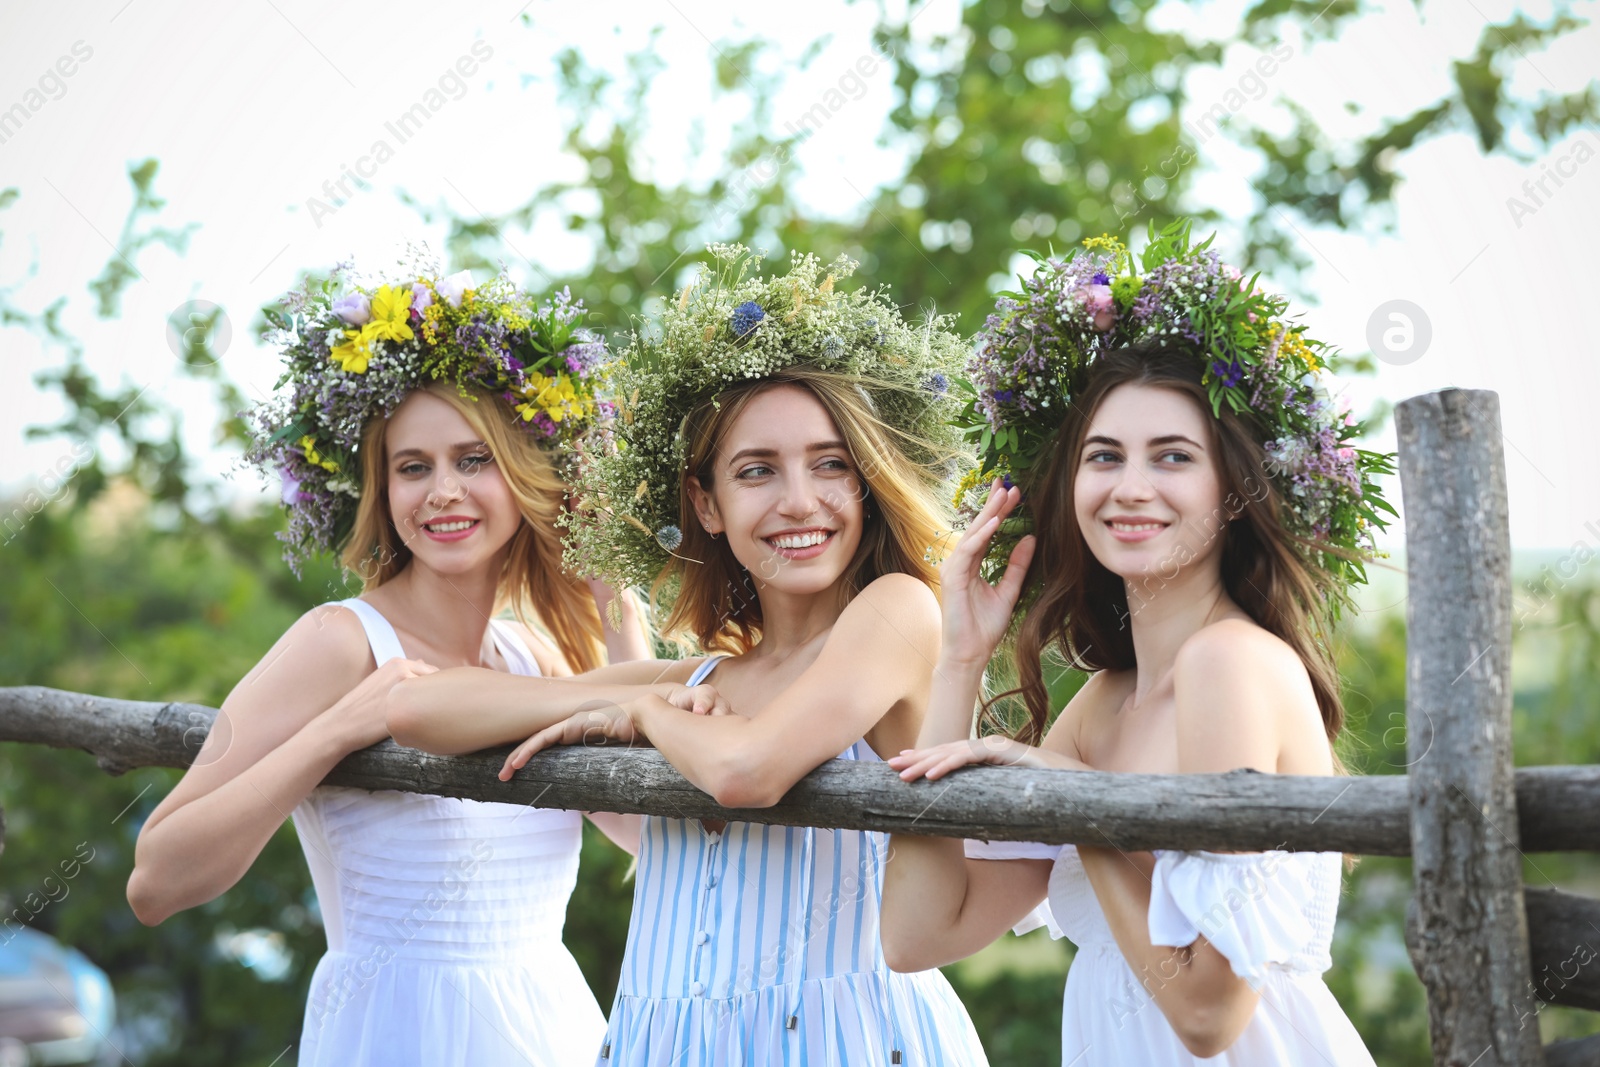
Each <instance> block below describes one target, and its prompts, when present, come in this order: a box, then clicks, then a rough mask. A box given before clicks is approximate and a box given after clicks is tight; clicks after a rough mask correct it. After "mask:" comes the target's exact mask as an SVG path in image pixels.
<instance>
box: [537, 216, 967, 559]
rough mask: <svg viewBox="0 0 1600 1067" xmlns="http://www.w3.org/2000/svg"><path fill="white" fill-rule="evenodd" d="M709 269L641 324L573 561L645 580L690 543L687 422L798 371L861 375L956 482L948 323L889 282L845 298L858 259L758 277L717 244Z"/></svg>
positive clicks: (625, 359)
mask: <svg viewBox="0 0 1600 1067" xmlns="http://www.w3.org/2000/svg"><path fill="white" fill-rule="evenodd" d="M708 251H709V253H710V256H711V262H710V263H708V264H703V265H702V267H701V269H700V272H699V274H698V275H697V276H696V277H695V279H694V280H693V281H692V282H690V283H689V284H688V285H687V286H685V288H684V289H683V290H682V291H681V292H680V293H679V294H678V297H677V299H676V300H674V301H673V302H672V303H671V304H669V305H668V307H667V310H666V313H665V316H664V318H663V321H662V323H661V326H660V329H659V330H657V331H649V330H642V329H636V330H635V331H634V333H633V335H632V338H631V340H630V343H629V345H628V347H627V349H626V350H625V351H624V352H623V353H622V364H621V366H620V367H618V368H617V369H616V371H615V372H614V374H613V376H612V387H613V390H614V392H613V398H614V402H615V405H616V409H617V417H616V419H615V421H614V422H613V423H612V425H611V433H612V435H613V437H614V444H615V447H614V448H613V449H611V450H609V451H608V452H607V454H605V455H592V456H590V457H588V459H587V461H586V463H585V464H584V470H583V472H582V473H581V474H580V475H579V479H580V484H579V496H580V499H581V500H582V501H583V502H584V506H583V507H582V508H580V509H579V510H578V511H576V512H574V513H573V514H571V515H568V516H566V517H565V518H564V519H563V523H564V525H565V526H566V527H567V537H566V545H567V565H568V567H569V568H571V569H572V570H574V571H576V572H578V573H581V574H585V575H594V576H598V577H602V578H605V579H606V580H608V581H609V582H611V583H612V584H614V585H617V586H637V585H648V584H649V583H651V582H653V581H654V580H655V579H656V578H657V577H658V576H659V575H660V574H661V572H662V570H663V568H665V567H666V565H667V563H668V562H669V560H670V557H671V553H672V552H674V550H676V549H677V548H678V547H679V545H681V543H682V539H683V532H682V525H683V523H684V521H686V519H687V518H688V517H687V516H683V515H680V514H679V508H678V499H679V496H678V494H679V486H680V484H681V481H682V477H683V472H684V441H683V437H682V428H683V423H684V420H685V418H686V417H687V416H688V415H689V413H690V412H691V411H693V410H694V409H695V408H696V407H697V406H699V405H700V404H701V403H703V402H704V401H705V400H707V399H708V398H711V397H715V396H716V395H718V394H719V393H721V392H722V391H724V390H725V389H727V388H729V387H730V386H732V385H735V384H736V383H739V382H741V381H746V380H750V379H757V378H765V377H769V376H771V375H773V374H775V373H778V372H780V371H783V370H787V369H790V368H800V367H804V368H812V369H816V370H821V371H826V372H832V373H837V374H841V375H846V376H849V377H852V378H855V379H856V380H857V381H859V383H860V385H861V387H862V389H863V390H864V391H865V392H866V393H867V395H868V398H869V399H870V400H871V402H872V405H873V408H874V410H875V411H876V412H877V414H878V417H879V418H881V419H882V420H883V421H884V422H885V423H887V424H888V425H889V426H891V427H893V428H895V429H897V430H901V431H904V439H905V440H907V441H917V442H928V443H930V444H931V445H932V446H933V448H934V451H928V452H927V454H913V453H911V452H908V456H909V458H910V459H911V461H912V462H913V463H915V464H917V465H919V466H920V467H922V468H923V469H924V470H925V471H928V472H930V477H932V478H933V479H935V480H937V479H939V478H948V477H952V476H959V474H960V471H958V470H954V469H952V468H953V466H954V465H955V464H956V463H957V462H958V458H957V457H959V455H960V454H961V445H960V434H959V431H958V430H957V429H956V428H955V427H954V426H953V425H951V423H950V420H951V419H952V417H953V416H954V415H955V413H956V412H957V410H958V407H959V405H957V404H956V403H955V401H954V400H953V399H952V398H951V396H950V383H951V378H952V377H953V376H954V375H956V374H958V373H959V372H960V368H961V366H962V364H963V363H964V362H965V360H966V357H967V345H966V343H965V342H964V341H963V340H962V339H961V338H960V337H959V336H958V335H957V334H956V333H955V332H954V331H953V330H951V329H950V327H949V317H948V316H937V315H928V316H927V317H926V318H925V320H924V321H922V322H920V323H911V322H907V321H906V320H905V318H904V317H903V316H902V315H901V313H900V310H899V308H898V307H896V305H895V304H894V302H893V301H892V300H890V298H889V294H888V291H887V290H886V289H885V288H883V287H878V288H861V289H855V290H852V291H849V292H845V291H842V290H841V289H839V288H838V287H837V286H838V283H839V282H841V281H843V280H844V279H846V278H848V277H850V275H851V274H852V273H853V272H854V270H855V263H854V262H852V261H851V260H849V259H847V258H844V257H840V258H839V259H836V260H835V261H834V262H833V263H832V264H830V265H829V266H828V267H827V268H826V269H824V268H823V266H822V264H821V262H820V261H819V260H818V259H817V257H815V256H813V255H809V254H795V255H793V256H792V257H791V261H790V266H789V270H788V271H787V272H786V273H784V274H774V275H768V276H762V275H760V274H759V273H757V271H758V270H759V266H760V262H761V257H760V256H759V255H754V254H751V253H750V252H749V251H748V250H747V249H745V248H744V247H743V246H742V245H712V246H710V248H709V249H708Z"/></svg>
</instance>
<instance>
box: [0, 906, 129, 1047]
mask: <svg viewBox="0 0 1600 1067" xmlns="http://www.w3.org/2000/svg"><path fill="white" fill-rule="evenodd" d="M115 1016H116V1001H115V998H114V997H113V995H112V992H111V982H110V981H109V980H108V979H107V978H106V974H105V972H104V971H102V970H101V969H100V968H98V967H96V966H95V965H94V964H92V963H90V962H89V960H88V958H87V957H85V956H84V954H83V953H81V952H79V951H78V950H77V949H75V948H68V947H67V946H65V945H63V944H61V943H60V942H59V941H57V940H56V939H55V938H53V937H50V936H49V935H47V934H41V933H39V932H38V931H37V930H33V929H29V928H28V927H25V926H23V927H19V926H17V925H16V924H14V923H11V924H7V925H6V926H4V927H3V928H0V1067H54V1065H56V1064H73V1065H83V1064H98V1063H101V1062H115V1061H116V1060H117V1059H119V1058H120V1057H117V1056H116V1055H115V1053H114V1051H113V1050H112V1049H111V1047H110V1038H109V1035H110V1033H111V1025H112V1023H113V1021H114V1020H115Z"/></svg>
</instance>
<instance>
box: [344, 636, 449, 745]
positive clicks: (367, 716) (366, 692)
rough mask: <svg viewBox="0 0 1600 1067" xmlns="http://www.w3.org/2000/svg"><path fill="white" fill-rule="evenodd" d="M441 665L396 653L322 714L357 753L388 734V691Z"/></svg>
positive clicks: (433, 670)
mask: <svg viewBox="0 0 1600 1067" xmlns="http://www.w3.org/2000/svg"><path fill="white" fill-rule="evenodd" d="M438 669H439V668H437V667H435V666H434V665H433V664H431V663H424V662H423V661H422V660H419V659H402V658H400V657H399V656H396V657H395V658H394V659H391V660H388V661H387V662H385V663H384V664H383V666H381V667H379V668H378V669H377V670H375V671H373V672H372V673H371V674H369V675H367V676H366V677H365V678H363V679H362V680H361V682H360V684H359V685H357V686H356V687H355V688H354V689H352V690H350V692H348V693H346V694H345V695H344V696H342V697H340V698H339V700H338V702H337V703H335V704H334V705H333V707H331V708H329V709H328V710H327V711H325V712H323V713H322V718H323V719H324V720H325V721H326V722H327V723H328V724H329V725H331V726H333V727H335V728H336V729H337V730H338V731H339V735H340V736H341V737H342V738H343V739H344V741H345V743H346V744H348V745H349V746H350V751H351V752H355V751H358V750H359V749H363V748H366V747H367V746H368V745H375V744H377V743H378V742H379V741H382V740H383V739H384V738H386V737H388V736H389V691H390V690H391V689H393V688H394V687H395V686H397V685H399V684H400V683H401V682H403V681H405V680H406V679H407V678H421V677H422V676H423V675H425V674H433V673H434V672H435V671H437V670H438Z"/></svg>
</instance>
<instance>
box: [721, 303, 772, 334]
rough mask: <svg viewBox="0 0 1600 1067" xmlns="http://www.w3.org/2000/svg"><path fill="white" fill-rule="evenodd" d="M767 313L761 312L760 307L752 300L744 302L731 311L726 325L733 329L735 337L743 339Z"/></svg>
mask: <svg viewBox="0 0 1600 1067" xmlns="http://www.w3.org/2000/svg"><path fill="white" fill-rule="evenodd" d="M766 317H767V313H766V312H765V311H762V310H761V305H760V304H758V303H756V302H755V301H754V300H746V301H745V302H744V303H742V304H740V305H739V306H738V307H736V308H734V309H733V315H732V317H731V318H729V319H728V325H729V326H732V327H733V335H734V336H735V337H743V336H744V335H745V334H747V333H749V332H750V331H751V330H754V329H755V328H756V326H757V325H758V324H759V323H760V322H761V320H762V319H764V318H766Z"/></svg>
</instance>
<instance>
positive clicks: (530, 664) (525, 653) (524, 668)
mask: <svg viewBox="0 0 1600 1067" xmlns="http://www.w3.org/2000/svg"><path fill="white" fill-rule="evenodd" d="M489 630H490V632H491V633H493V634H494V643H495V644H496V645H497V646H499V648H500V654H501V655H502V656H504V657H505V659H506V666H507V667H509V668H511V673H512V674H522V675H527V676H530V677H534V678H538V677H540V675H541V673H542V672H541V671H540V670H539V661H538V660H537V659H535V658H534V655H533V650H532V649H530V648H529V647H528V643H527V642H526V641H524V640H523V639H522V635H521V634H519V633H517V628H516V627H515V626H512V625H511V624H510V623H508V622H506V621H505V620H504V619H490V620H489Z"/></svg>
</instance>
